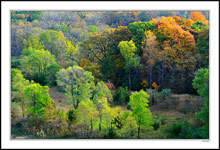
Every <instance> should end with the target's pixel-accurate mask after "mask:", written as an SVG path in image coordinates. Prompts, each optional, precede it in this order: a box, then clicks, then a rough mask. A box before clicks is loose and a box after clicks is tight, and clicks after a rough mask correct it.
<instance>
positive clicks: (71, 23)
mask: <svg viewBox="0 0 220 150" xmlns="http://www.w3.org/2000/svg"><path fill="white" fill-rule="evenodd" d="M11 139H209V12H208V11H201V12H200V11H11Z"/></svg>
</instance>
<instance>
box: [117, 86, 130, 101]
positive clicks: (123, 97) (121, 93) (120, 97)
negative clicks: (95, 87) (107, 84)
mask: <svg viewBox="0 0 220 150" xmlns="http://www.w3.org/2000/svg"><path fill="white" fill-rule="evenodd" d="M130 95H131V93H130V91H129V90H128V88H127V87H126V88H123V87H119V88H117V90H116V92H115V94H114V100H116V101H117V102H118V103H120V104H126V103H127V102H128V101H129V96H130Z"/></svg>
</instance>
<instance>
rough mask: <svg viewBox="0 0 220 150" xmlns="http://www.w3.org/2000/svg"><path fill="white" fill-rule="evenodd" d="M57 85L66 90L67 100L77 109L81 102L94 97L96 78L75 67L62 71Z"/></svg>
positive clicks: (58, 76) (58, 74)
mask: <svg viewBox="0 0 220 150" xmlns="http://www.w3.org/2000/svg"><path fill="white" fill-rule="evenodd" d="M57 84H58V86H60V87H63V88H64V90H65V92H66V96H67V98H68V99H69V100H70V102H71V103H72V104H73V107H74V108H75V109H76V108H78V104H79V102H80V101H82V100H86V99H88V98H91V97H92V91H93V88H94V77H93V76H92V73H91V72H88V71H85V70H84V69H83V68H81V67H79V66H73V67H68V68H67V69H61V70H60V71H59V72H58V73H57Z"/></svg>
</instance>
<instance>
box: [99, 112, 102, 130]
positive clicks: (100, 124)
mask: <svg viewBox="0 0 220 150" xmlns="http://www.w3.org/2000/svg"><path fill="white" fill-rule="evenodd" d="M99 119H100V120H99V131H102V116H100V117H99Z"/></svg>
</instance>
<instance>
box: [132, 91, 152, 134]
mask: <svg viewBox="0 0 220 150" xmlns="http://www.w3.org/2000/svg"><path fill="white" fill-rule="evenodd" d="M149 97H150V96H149V95H148V94H147V93H146V92H144V91H143V90H141V91H140V92H135V93H133V94H132V95H131V96H130V105H131V109H132V114H133V116H134V118H135V120H136V122H137V128H138V138H140V131H141V130H142V129H144V130H148V129H151V128H152V126H151V125H152V117H151V111H150V109H149V101H148V98H149Z"/></svg>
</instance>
